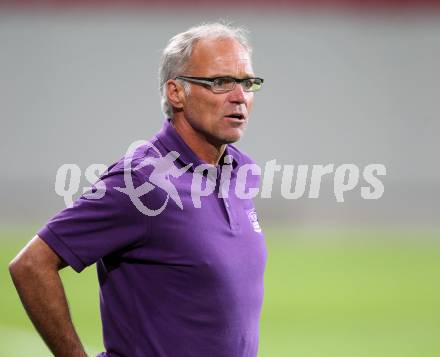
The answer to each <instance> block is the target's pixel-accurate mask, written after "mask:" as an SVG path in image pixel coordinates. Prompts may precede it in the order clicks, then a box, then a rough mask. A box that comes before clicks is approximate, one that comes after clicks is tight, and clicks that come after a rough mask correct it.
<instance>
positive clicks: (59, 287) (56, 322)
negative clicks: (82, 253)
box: [9, 236, 87, 357]
mask: <svg viewBox="0 0 440 357" xmlns="http://www.w3.org/2000/svg"><path fill="white" fill-rule="evenodd" d="M65 266H66V263H65V262H64V261H63V260H62V259H61V258H60V257H59V256H58V255H57V254H56V253H55V252H54V251H53V250H52V249H51V248H50V247H49V246H48V245H47V244H46V243H45V242H44V241H43V240H42V239H41V238H40V237H38V236H35V237H34V238H33V239H32V240H31V241H30V242H29V243H28V244H27V245H26V247H24V248H23V250H22V251H21V252H20V253H19V254H18V255H17V256H16V257H15V258H14V259H13V260H12V262H11V263H10V264H9V272H10V273H11V276H12V280H13V281H14V284H15V288H16V289H17V291H18V294H19V296H20V299H21V302H22V303H23V306H24V308H25V309H26V312H27V313H28V315H29V317H30V319H31V320H32V323H33V324H34V326H35V328H36V329H37V330H38V332H39V333H40V335H41V336H42V337H43V339H44V341H45V342H46V344H47V345H48V347H49V348H50V350H51V351H52V353H53V354H54V355H55V356H56V357H84V356H87V354H86V352H85V350H84V347H83V346H82V344H81V341H80V340H79V337H78V335H77V333H76V331H75V328H74V326H73V323H72V320H71V317H70V313H69V307H68V305H67V299H66V295H65V293H64V288H63V284H62V282H61V278H60V276H59V274H58V271H59V270H60V269H62V268H64V267H65Z"/></svg>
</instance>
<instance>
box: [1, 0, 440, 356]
mask: <svg viewBox="0 0 440 357" xmlns="http://www.w3.org/2000/svg"><path fill="white" fill-rule="evenodd" d="M438 10H439V7H437V6H436V3H435V2H433V1H431V2H424V1H415V0H414V1H410V0H407V1H404V2H403V1H402V2H399V1H392V2H386V1H369V2H361V1H349V0H348V1H329V2H322V1H314V0H313V1H308V2H305V1H299V0H298V1H293V0H292V1H288V0H286V1H278V2H271V3H265V2H263V1H256V2H250V1H245V0H242V1H237V2H232V1H228V0H227V1H222V2H213V3H209V4H208V3H204V2H198V1H185V2H178V1H165V2H161V3H159V2H156V1H148V0H145V1H141V0H138V1H133V0H132V1H128V2H124V3H119V2H116V1H110V0H109V1H106V0H100V1H98V0H93V1H84V0H83V1H77V2H72V1H67V0H65V1H63V0H53V1H36V2H31V1H24V0H22V1H0V121H1V126H0V147H1V153H2V157H3V161H2V169H1V170H2V175H1V177H0V262H1V266H2V269H1V271H0V279H1V281H0V283H1V285H0V286H1V295H0V302H1V303H0V346H1V348H0V356H17V357H21V356H25V355H26V356H27V355H32V356H37V357H38V356H48V355H50V353H49V352H48V350H47V349H46V347H45V346H44V344H43V342H41V341H40V339H39V337H38V335H37V333H36V332H35V331H34V329H33V327H32V325H31V323H30V322H29V321H28V320H27V317H26V315H25V312H24V311H23V309H22V307H21V304H20V302H19V300H18V297H17V295H16V293H15V291H14V288H13V286H12V283H11V280H10V278H9V275H8V272H7V264H8V262H9V261H10V260H11V259H12V258H13V257H14V256H15V255H16V253H17V252H18V251H19V250H20V249H21V247H23V245H24V244H25V243H26V242H27V241H28V240H29V239H30V238H32V236H33V235H34V234H35V232H36V230H37V229H38V228H40V227H41V226H42V225H43V224H44V223H45V222H46V221H47V220H48V219H49V218H50V217H51V216H53V215H54V214H55V213H56V212H58V211H59V210H61V209H62V208H63V207H64V200H63V198H62V197H60V196H58V195H57V194H56V193H55V189H54V184H55V176H56V172H57V170H58V168H59V167H60V166H61V165H63V164H66V163H72V164H77V165H78V166H79V167H80V169H81V173H82V181H81V186H80V188H81V189H82V187H84V186H88V183H87V181H86V180H85V177H84V172H85V170H86V168H87V167H88V166H89V165H90V164H94V163H100V164H106V165H110V164H111V163H112V162H114V161H115V160H117V159H119V158H120V157H121V156H122V155H123V154H124V153H125V151H126V150H127V148H128V146H129V145H130V144H131V143H132V142H133V141H134V140H138V139H148V138H150V137H151V136H152V135H153V134H155V133H156V132H157V131H158V130H159V129H160V128H161V126H162V122H163V120H164V119H163V114H162V113H161V110H160V104H159V93H158V75H157V73H158V64H159V59H160V54H161V50H162V49H163V48H164V47H165V46H166V43H167V41H168V40H169V38H170V37H172V36H173V35H174V34H176V33H178V32H181V31H184V30H186V29H187V28H189V27H191V26H193V25H197V24H200V23H203V22H212V21H217V20H221V19H223V20H226V21H229V22H232V23H233V24H235V25H240V26H244V27H246V28H248V29H249V30H250V39H251V43H252V45H253V47H254V56H253V60H254V69H255V72H256V74H257V75H258V76H261V77H263V78H264V79H265V86H264V89H263V90H262V91H261V92H259V93H257V94H256V97H255V104H254V112H253V115H252V117H251V120H250V123H249V126H248V129H247V131H246V135H245V137H244V139H243V140H242V141H241V142H240V143H238V146H239V147H240V148H241V149H243V150H244V151H246V152H247V153H249V154H250V155H251V156H252V157H253V158H254V159H255V160H256V161H257V162H258V163H259V164H260V165H261V166H264V164H265V162H266V161H268V160H272V159H276V160H277V163H278V164H280V165H300V164H306V165H313V164H322V165H326V164H328V163H333V164H335V167H337V166H339V165H341V164H346V163H350V164H355V165H357V166H359V168H360V169H361V170H362V169H363V168H364V167H365V166H366V165H368V164H371V163H380V164H383V165H385V166H386V168H387V175H386V176H382V177H381V178H380V179H381V180H382V182H383V184H384V187H385V191H384V194H383V196H382V197H381V198H380V199H378V200H364V199H362V197H361V191H360V187H361V186H365V184H366V183H365V182H364V181H362V177H361V179H360V182H359V185H358V186H357V187H356V188H355V189H353V190H352V191H350V192H348V193H346V194H345V196H344V198H345V202H343V203H338V202H337V201H336V199H335V196H334V194H333V177H334V176H333V175H327V176H325V177H324V180H323V183H322V186H321V191H320V196H319V198H316V199H310V198H307V191H306V194H305V195H304V197H302V198H299V199H295V200H287V199H285V198H283V197H282V195H281V193H280V187H281V174H277V175H275V183H274V186H273V187H274V189H273V192H272V198H270V199H261V198H259V199H257V200H256V204H257V209H258V211H259V217H260V223H261V224H262V226H263V230H264V232H265V237H266V241H267V245H268V250H269V259H268V265H267V273H266V295H265V303H264V308H263V315H262V321H261V343H260V353H259V355H260V356H263V357H266V356H269V357H272V356H274V357H278V356H299V357H315V356H316V357H318V356H335V357H345V356H347V357H348V356H350V357H352V356H356V357H358V356H359V357H363V356H365V357H367V356H368V357H371V356H387V357H389V356H414V357H416V356H417V357H419V356H439V355H440V341H439V340H438V336H439V334H440V288H439V287H438V278H439V274H440V223H439V208H438V202H439V200H440V186H439V179H440V167H439V165H438V157H439V149H440V144H439V142H438V134H439V132H440V121H439V114H440V109H439V103H440V72H439V69H438V68H439V63H440V12H439V11H438ZM77 196H78V195H77ZM62 275H63V279H64V282H65V284H66V290H67V295H68V297H69V301H70V306H71V309H72V314H73V319H74V321H75V324H76V325H77V328H78V331H79V334H80V336H81V338H82V339H83V341H84V343H85V344H86V346H87V349H88V351H89V352H90V354H91V355H92V354H93V353H97V352H98V351H102V350H103V347H102V341H101V325H100V320H99V311H98V286H97V282H96V271H95V268H94V267H90V268H88V269H87V270H86V271H85V272H83V273H81V274H76V273H74V272H73V271H72V270H71V269H70V268H67V269H65V270H64V271H63V272H62Z"/></svg>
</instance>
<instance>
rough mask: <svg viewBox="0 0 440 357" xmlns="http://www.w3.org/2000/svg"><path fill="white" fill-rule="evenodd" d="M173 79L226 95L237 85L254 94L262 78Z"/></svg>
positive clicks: (181, 77) (260, 85)
mask: <svg viewBox="0 0 440 357" xmlns="http://www.w3.org/2000/svg"><path fill="white" fill-rule="evenodd" d="M174 79H181V80H183V81H188V82H192V83H197V84H202V85H206V86H209V87H211V90H212V91H213V92H214V93H226V92H230V91H231V90H233V89H234V88H235V86H236V84H237V83H240V85H241V86H242V87H243V90H244V91H245V92H256V91H259V90H260V89H261V87H262V86H263V82H264V79H263V78H243V79H239V78H233V77H214V78H206V77H187V76H177V77H176V78H174Z"/></svg>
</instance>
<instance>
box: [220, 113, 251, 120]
mask: <svg viewBox="0 0 440 357" xmlns="http://www.w3.org/2000/svg"><path fill="white" fill-rule="evenodd" d="M225 118H232V119H235V120H245V119H246V117H245V116H244V114H242V113H231V114H228V115H225Z"/></svg>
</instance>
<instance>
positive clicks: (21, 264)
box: [9, 252, 35, 283]
mask: <svg viewBox="0 0 440 357" xmlns="http://www.w3.org/2000/svg"><path fill="white" fill-rule="evenodd" d="M32 267H34V269H35V265H34V264H33V263H32V257H29V256H28V254H24V253H23V252H20V253H19V254H18V255H17V256H16V257H15V258H14V259H12V261H11V262H10V263H9V274H11V278H12V280H13V281H14V283H17V282H18V281H20V280H21V279H23V278H25V277H29V275H30V274H31V272H32Z"/></svg>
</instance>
